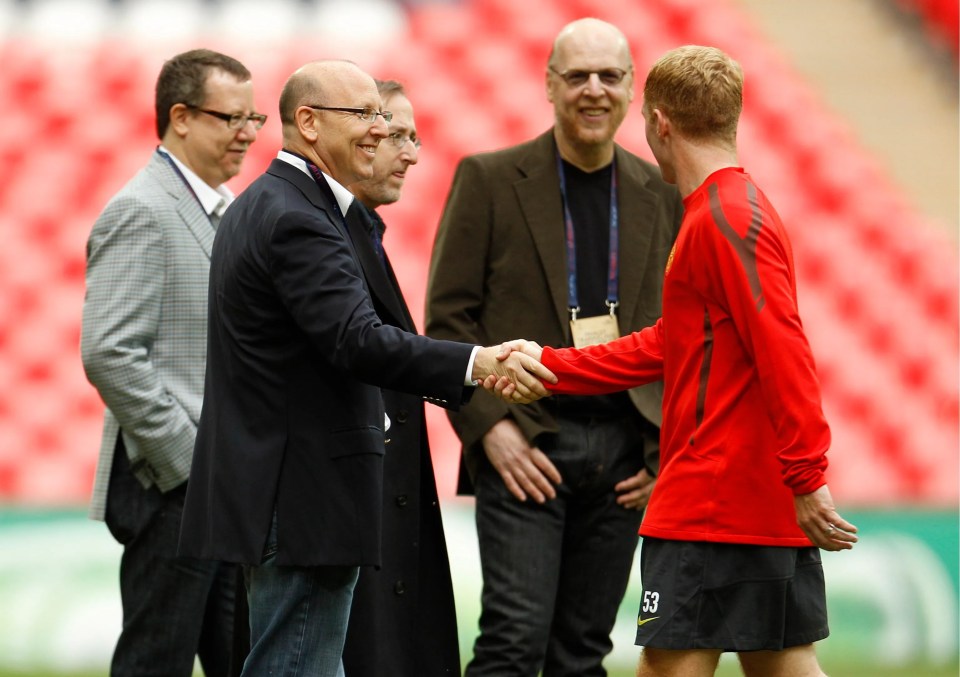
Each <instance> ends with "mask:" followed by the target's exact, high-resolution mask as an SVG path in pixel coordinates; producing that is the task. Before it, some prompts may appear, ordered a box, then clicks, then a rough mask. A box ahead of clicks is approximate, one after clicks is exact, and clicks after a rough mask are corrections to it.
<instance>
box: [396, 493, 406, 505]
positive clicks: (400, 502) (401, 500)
mask: <svg viewBox="0 0 960 677" xmlns="http://www.w3.org/2000/svg"><path fill="white" fill-rule="evenodd" d="M407 502H408V501H407V496H406V494H400V495H399V496H397V506H399V507H401V508H406V507H407Z"/></svg>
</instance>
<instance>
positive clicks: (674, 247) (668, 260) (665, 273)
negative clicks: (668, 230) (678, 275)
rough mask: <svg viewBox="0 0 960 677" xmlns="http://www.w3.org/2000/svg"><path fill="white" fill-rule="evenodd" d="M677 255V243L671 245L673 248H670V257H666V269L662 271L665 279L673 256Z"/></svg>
mask: <svg viewBox="0 0 960 677" xmlns="http://www.w3.org/2000/svg"><path fill="white" fill-rule="evenodd" d="M676 253H677V243H676V242H674V243H673V247H671V248H670V256H668V257H667V267H666V269H665V270H664V271H663V276H664V277H666V276H667V275H668V274H669V273H670V266H672V265H673V255H674V254H676Z"/></svg>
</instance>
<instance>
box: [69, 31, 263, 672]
mask: <svg viewBox="0 0 960 677" xmlns="http://www.w3.org/2000/svg"><path fill="white" fill-rule="evenodd" d="M155 106H156V115H157V135H158V137H159V138H160V146H159V147H158V148H157V150H156V152H154V154H153V156H152V157H151V158H150V161H149V162H148V163H147V165H146V167H144V168H143V169H142V170H141V171H140V172H139V173H138V174H137V175H136V176H134V177H133V178H132V179H131V180H130V182H129V183H127V185H126V186H124V187H123V188H122V189H121V190H120V192H118V193H117V194H116V195H115V196H114V197H113V198H112V199H111V200H110V202H109V203H108V204H107V206H106V207H105V208H104V210H103V212H102V213H101V214H100V217H99V218H98V219H97V221H96V223H95V224H94V226H93V230H92V232H91V234H90V238H89V241H88V243H87V277H86V280H87V290H86V298H85V300H84V306H83V325H82V332H81V355H82V359H83V366H84V369H85V370H86V373H87V377H88V378H89V380H90V382H91V383H92V384H93V385H94V386H95V387H96V388H97V390H98V391H99V393H100V396H101V398H102V399H103V401H104V403H105V404H106V413H105V416H104V426H103V441H102V443H101V447H100V460H99V463H98V466H97V473H96V480H95V484H94V489H93V500H92V504H91V508H90V515H91V517H93V518H94V519H98V520H104V521H106V523H107V527H108V528H109V530H110V532H111V534H113V536H114V537H115V538H116V539H117V540H118V541H119V542H120V543H121V544H122V545H123V558H122V559H121V563H120V598H121V603H122V607H123V629H122V631H121V633H120V638H119V640H118V642H117V646H116V649H115V651H114V654H113V660H112V663H111V668H110V674H111V675H113V676H114V677H120V676H124V675H130V676H136V677H144V676H146V675H157V676H158V677H177V676H182V677H189V675H192V674H193V666H194V661H195V657H196V656H199V657H200V663H201V665H202V666H203V670H204V672H205V674H206V675H207V676H208V677H214V676H218V675H220V676H226V675H237V674H239V672H240V668H241V664H242V662H243V657H244V656H245V655H246V651H247V646H248V638H247V632H246V630H245V628H246V624H245V623H242V622H241V623H238V624H237V625H236V626H235V625H234V610H235V604H237V605H238V610H237V613H238V614H241V613H242V614H243V615H245V614H246V611H245V610H246V605H245V601H244V600H243V599H242V598H241V599H237V598H236V594H235V591H236V590H237V589H238V587H239V569H238V567H236V566H235V565H229V564H218V563H215V562H203V561H199V560H193V559H189V558H181V557H177V540H178V537H179V531H180V521H181V511H182V509H183V501H184V495H185V493H186V486H187V478H188V475H189V472H190V463H191V459H192V456H193V447H194V440H195V437H196V431H197V422H198V421H199V420H200V407H201V400H202V397H203V373H204V368H205V356H206V339H207V332H206V326H207V274H208V271H209V269H210V251H211V247H212V245H213V239H214V231H215V229H216V227H217V222H218V221H219V219H220V215H221V214H222V213H223V210H224V209H225V208H226V206H227V204H229V203H230V202H231V201H232V199H233V195H232V193H231V192H230V190H229V189H228V188H226V186H225V185H224V183H225V182H226V181H227V180H228V179H230V178H231V177H233V176H235V175H236V174H237V173H238V172H239V171H240V168H241V167H242V164H243V160H244V157H245V156H246V152H247V149H248V148H249V146H250V144H251V143H253V142H254V141H255V140H256V138H257V130H258V129H259V128H260V127H261V126H262V125H263V123H264V121H265V120H266V116H264V115H260V114H258V113H256V112H254V111H255V109H254V103H253V85H252V83H251V76H250V72H249V71H248V70H247V68H246V67H245V66H244V65H243V64H241V63H240V62H239V61H237V60H236V59H233V58H231V57H229V56H226V55H223V54H219V53H217V52H212V51H210V50H205V49H198V50H193V51H189V52H185V53H183V54H179V55H177V56H174V57H173V58H171V59H170V60H168V61H167V62H166V63H164V65H163V68H162V69H161V71H160V75H159V78H158V80H157V86H156V99H155ZM234 631H236V637H235V636H234Z"/></svg>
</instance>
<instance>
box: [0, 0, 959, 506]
mask: <svg viewBox="0 0 960 677" xmlns="http://www.w3.org/2000/svg"><path fill="white" fill-rule="evenodd" d="M778 6H779V9H778ZM857 8H859V11H862V12H864V13H865V14H866V15H868V16H869V17H870V21H872V22H874V24H876V25H877V26H879V28H878V29H877V30H871V31H865V29H864V26H866V25H867V24H866V23H865V22H864V21H862V20H860V19H858V20H857V22H856V25H854V24H853V23H845V21H846V19H845V18H844V16H846V15H845V14H844V13H847V14H849V12H851V11H852V10H853V9H857ZM791 10H792V11H793V12H794V16H793V18H791V16H790V15H789V11H791ZM784 11H786V12H787V13H784ZM778 12H779V13H778ZM818 13H819V15H818ZM957 14H958V10H957V2H956V0H952V1H950V0H942V1H941V0H835V1H834V2H819V1H815V0H810V2H800V1H799V0H797V1H796V2H794V1H793V0H777V1H776V2H767V0H563V1H562V2H561V1H559V0H556V1H554V0H523V1H518V0H461V1H453V0H446V1H440V0H434V1H429V0H419V1H414V0H408V2H405V3H399V2H389V1H387V0H325V1H320V2H310V1H301V0H282V1H275V0H271V1H270V2H265V1H256V2H253V1H250V0H235V1H228V0H220V1H213V0H208V1H206V2H201V1H197V0H114V1H107V0H31V1H23V0H21V1H19V2H17V1H7V2H5V4H3V5H2V9H0V232H2V233H3V243H4V244H3V246H0V287H2V290H3V292H2V294H0V382H2V383H3V384H4V387H3V389H2V391H0V502H2V503H5V504H14V505H32V506H82V505H83V504H85V503H86V501H87V500H88V497H89V493H90V489H91V486H92V477H93V471H94V466H95V462H96V449H97V444H98V440H99V433H100V423H101V413H102V404H101V402H100V400H99V398H98V396H97V394H96V392H95V391H94V390H93V389H92V388H91V387H90V386H89V385H88V384H87V382H86V380H85V378H84V375H83V371H82V367H81V365H80V360H79V355H78V339H79V323H80V313H81V307H82V302H83V293H84V265H85V264H84V247H85V241H86V237H87V235H88V233H89V230H90V227H91V225H92V223H93V221H94V219H95V218H96V216H97V214H98V213H99V211H100V209H101V208H102V207H103V205H104V204H105V202H106V201H107V199H108V198H109V197H110V196H111V195H112V194H113V193H114V192H115V191H116V190H117V189H118V188H119V187H120V186H121V185H122V184H123V183H124V182H125V181H126V180H127V179H128V178H129V177H130V176H131V175H132V174H133V173H134V172H135V171H136V170H137V169H138V168H139V167H140V166H142V165H143V164H144V162H145V161H146V158H147V157H148V155H149V153H150V152H151V150H152V149H153V147H154V146H155V145H156V143H157V139H156V135H155V131H154V112H153V108H152V103H153V86H154V83H155V79H156V75H157V73H158V71H159V68H160V65H161V64H162V62H163V60H164V59H165V58H167V57H169V56H171V55H172V54H174V53H176V52H178V51H182V50H184V49H189V48H193V47H197V46H208V47H212V48H214V49H219V50H221V51H224V52H226V53H228V54H231V55H233V56H236V57H237V58H239V59H241V60H242V61H244V63H245V64H246V65H247V66H248V67H249V68H250V69H251V71H252V72H253V74H254V86H255V90H256V99H257V102H258V108H259V110H260V112H264V113H267V114H269V115H270V120H269V121H268V123H267V125H266V126H265V127H264V128H263V129H262V130H261V132H260V136H259V140H258V141H257V143H256V144H254V146H253V147H252V149H251V152H250V154H249V155H248V159H247V161H246V166H245V169H244V171H243V173H242V174H241V175H240V176H239V177H237V179H235V180H234V181H233V182H232V183H231V184H230V185H231V187H232V188H233V189H234V191H235V192H239V191H240V190H241V189H242V188H243V187H244V186H245V185H247V184H248V183H249V182H250V181H252V180H253V179H254V178H255V177H256V176H257V175H259V174H260V173H261V172H262V171H263V169H264V168H265V166H266V165H267V163H268V162H269V161H270V159H271V158H272V157H273V156H274V155H275V154H276V151H277V150H278V147H279V138H280V126H279V121H278V119H277V114H276V101H277V99H278V94H279V91H280V88H281V86H282V84H283V82H284V80H285V78H286V77H287V76H288V75H289V74H290V73H291V72H292V71H293V70H294V69H295V68H296V67H298V66H299V65H301V64H302V63H304V62H306V61H310V60H314V59H317V58H324V57H345V58H349V59H352V60H354V61H356V62H357V63H359V64H360V65H361V67H363V68H365V69H366V70H368V71H369V72H371V73H372V74H374V75H376V76H378V77H384V78H388V77H389V78H397V79H400V80H402V81H403V82H404V83H405V84H406V86H407V90H408V92H409V95H410V98H411V99H412V101H413V102H414V106H415V107H416V117H417V123H418V127H419V130H420V134H421V136H422V138H423V139H424V146H423V149H422V151H421V161H420V163H419V164H418V165H417V166H416V167H415V168H413V170H412V171H411V172H410V173H409V175H408V180H407V187H406V189H405V192H404V196H403V199H402V200H401V201H400V203H398V204H397V205H394V206H392V207H389V208H387V209H386V210H385V211H384V214H385V218H386V221H387V223H388V224H389V230H388V231H387V235H386V246H387V248H388V250H389V251H390V253H391V257H392V258H393V260H394V261H395V265H396V268H397V270H398V275H399V277H400V282H401V285H402V286H403V287H404V289H405V291H406V294H407V298H408V299H409V300H410V302H411V308H412V311H413V313H414V317H416V318H417V319H418V321H421V320H422V310H423V296H424V290H425V282H426V268H427V264H428V261H429V256H430V250H431V246H432V242H433V237H434V233H435V230H436V225H437V222H438V219H439V214H440V211H441V209H442V206H443V201H444V199H445V197H446V193H447V190H448V188H449V185H450V180H451V177H452V173H453V169H454V166H455V163H456V162H457V161H458V160H459V158H461V157H463V156H464V155H465V154H468V153H473V152H478V151H484V150H492V149H496V148H500V147H503V146H507V145H510V144H513V143H516V142H518V141H521V140H524V139H527V138H530V137H532V136H534V135H536V134H539V133H540V132H542V131H544V130H545V129H547V128H548V127H549V126H550V125H551V123H552V108H551V107H550V105H549V103H548V102H547V101H546V99H545V96H544V92H543V74H544V66H545V62H546V57H547V54H548V51H549V49H550V42H551V40H552V38H553V36H554V35H555V34H556V32H557V31H558V29H559V28H560V27H561V26H562V25H564V24H565V23H567V22H568V21H571V20H573V19H575V18H578V17H580V16H586V15H592V16H597V17H600V18H602V19H606V20H609V21H611V22H613V23H615V24H616V25H618V26H619V27H620V28H621V29H623V30H624V32H625V33H626V34H627V36H628V38H629V39H630V42H631V45H632V48H633V53H634V58H635V60H636V72H637V78H638V82H637V88H638V97H637V100H636V101H635V103H634V106H633V108H632V109H631V113H630V115H629V116H628V120H627V122H626V123H625V124H624V126H623V128H622V129H621V133H620V136H619V141H620V143H621V144H622V145H624V146H625V147H627V148H628V149H630V150H632V151H634V152H636V153H638V154H640V155H642V156H644V157H647V158H650V154H649V151H648V149H647V147H646V143H645V141H644V137H643V123H642V118H641V116H640V112H639V91H640V90H641V88H642V79H643V75H644V74H645V73H646V71H647V70H648V68H649V66H650V64H651V63H652V62H653V61H654V60H655V59H656V58H657V57H658V56H660V54H662V53H663V52H664V51H666V50H667V49H670V48H672V47H674V46H677V45H680V44H686V43H699V44H713V45H716V46H718V47H720V48H722V49H724V50H726V51H727V52H729V53H730V54H731V55H733V56H734V57H735V58H736V59H738V60H739V61H740V62H741V63H742V65H743V66H744V69H745V71H746V74H747V79H746V91H745V110H744V114H743V119H742V123H741V127H740V148H741V162H742V164H743V165H744V166H745V167H746V168H747V169H748V171H750V172H751V174H753V175H754V177H755V178H756V180H757V181H758V183H759V185H760V186H761V187H763V188H764V189H765V191H766V192H767V193H768V195H769V196H770V197H771V199H772V201H773V203H774V204H775V205H777V207H778V209H779V210H780V212H781V216H782V217H783V219H784V222H785V223H786V224H787V227H788V230H789V231H790V234H791V237H792V238H793V242H794V247H795V255H796V261H797V268H798V275H799V296H800V304H801V314H802V317H803V319H804V324H805V327H806V329H807V332H808V334H809V338H810V341H811V344H812V347H813V351H814V354H815V356H816V359H817V366H818V372H819V375H820V378H821V380H822V383H823V393H824V406H825V409H826V413H827V416H828V419H829V420H830V422H831V426H832V429H833V433H834V444H833V451H832V452H831V455H830V464H831V465H830V483H831V489H832V490H833V493H834V496H835V498H836V499H837V500H838V502H839V503H841V504H843V505H848V506H850V505H853V506H857V507H871V506H889V505H894V506H897V505H922V506H928V507H951V506H954V507H955V506H956V505H957V503H958V493H960V489H958V427H960V420H958V409H960V392H958V391H960V388H958V376H960V351H958V341H960V334H958V319H960V318H958V287H960V264H958V251H957V192H958V186H957V168H956V166H957V151H958V148H957V130H956V124H957V119H956V114H957V101H956V98H957V48H958V30H957V27H958V18H957ZM811 18H813V19H815V20H814V21H811ZM803 20H806V21H807V23H806V24H804V23H803V22H802V21H803ZM804 26H806V28H804ZM865 33H866V35H865ZM782 35H789V36H792V37H781V36H782ZM871 40H873V41H875V42H871ZM797 45H800V47H799V48H798V47H796V46H797ZM797 49H800V50H801V51H799V52H798V51H797ZM894 49H899V50H903V52H904V53H907V54H909V59H910V60H909V64H908V66H907V67H905V68H901V69H900V70H899V71H892V70H887V71H886V74H884V73H881V74H880V76H879V77H877V76H875V75H874V73H873V72H872V71H870V70H868V69H863V71H862V73H860V74H856V75H854V77H853V79H852V80H851V79H846V80H844V81H841V82H834V83H833V85H832V87H833V89H830V87H831V85H830V83H829V82H828V80H829V76H830V74H831V73H834V74H835V73H836V72H838V71H839V72H842V69H843V66H844V65H845V64H847V63H850V62H854V60H855V59H857V58H859V57H863V56H864V55H866V57H867V60H869V61H877V60H879V59H881V58H882V55H888V56H889V55H890V53H891V51H892V50H894ZM810 53H817V54H819V57H820V61H821V62H824V63H821V64H820V65H819V66H818V65H812V66H811V65H810V64H811V60H810V58H809V56H810ZM804 54H806V57H805V58H800V57H803V56H804ZM899 63H901V65H902V64H903V60H902V59H901V60H900V61H899ZM808 68H809V69H811V70H807V69H808ZM824 78H826V79H824ZM835 79H836V78H835ZM825 83H826V84H825ZM924 83H928V86H927V90H925V89H924V87H925V85H924ZM930 83H932V84H930ZM928 90H930V91H928ZM837 91H841V92H845V93H846V94H847V95H848V96H847V98H848V99H853V100H854V101H856V100H858V99H859V100H861V101H860V102H861V103H865V104H867V105H868V106H869V107H870V110H868V111H867V113H866V115H865V116H864V117H862V118H860V119H864V120H866V122H865V123H864V125H863V126H860V123H859V121H858V118H857V117H856V114H854V113H850V114H847V112H846V111H844V110H840V108H841V105H840V104H839V103H837V101H839V99H836V100H835V99H833V98H831V97H833V96H834V93H836V92H837ZM871 92H880V94H879V95H878V96H879V99H871V98H870V96H871ZM931 97H932V98H931ZM898 106H903V107H904V108H903V110H905V111H907V112H906V113H905V114H903V115H898V116H897V118H898V119H896V120H893V121H892V122H893V124H892V125H887V126H886V127H883V128H881V129H880V130H879V131H873V132H869V133H868V132H867V131H865V130H866V129H867V127H869V123H870V120H871V119H872V120H873V121H874V122H877V120H878V119H882V118H884V115H885V113H889V112H890V111H897V110H900V108H898ZM937 110H940V111H946V115H945V118H946V120H947V121H948V124H946V125H945V126H944V125H943V124H942V123H939V122H927V120H930V119H931V118H929V117H924V115H923V113H935V112H936V111H937ZM871 115H872V118H871ZM943 117H944V116H941V117H940V118H936V117H934V118H932V119H934V120H939V119H943ZM875 128H876V125H874V127H871V129H875ZM869 134H874V137H873V140H872V141H871V139H870V138H868V135H869ZM920 140H925V141H924V143H925V144H926V145H923V144H921V143H920ZM898 149H903V153H907V154H901V153H900V151H899V150H898ZM893 151H896V152H895V153H894V152H893ZM910 152H913V153H914V155H909V153H910ZM924 191H926V192H924ZM624 260H625V263H626V264H627V265H629V253H625V255H624ZM421 326H422V324H421ZM430 434H431V438H432V440H433V450H434V453H435V455H436V461H437V468H438V480H439V484H440V488H441V492H442V494H444V495H450V494H451V493H452V490H453V477H454V468H455V464H456V460H457V454H458V445H457V443H456V440H455V438H454V437H453V435H452V433H451V431H450V429H449V426H448V424H447V422H446V419H445V417H444V416H443V414H442V413H441V412H440V411H439V410H435V409H432V408H431V412H430Z"/></svg>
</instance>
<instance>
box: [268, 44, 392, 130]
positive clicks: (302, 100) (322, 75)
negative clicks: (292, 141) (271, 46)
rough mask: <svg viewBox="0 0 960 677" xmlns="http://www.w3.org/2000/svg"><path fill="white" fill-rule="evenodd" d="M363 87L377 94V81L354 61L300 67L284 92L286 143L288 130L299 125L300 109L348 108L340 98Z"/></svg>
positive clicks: (282, 94) (332, 61) (317, 63)
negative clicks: (298, 113) (305, 107)
mask: <svg viewBox="0 0 960 677" xmlns="http://www.w3.org/2000/svg"><path fill="white" fill-rule="evenodd" d="M362 84H368V85H369V88H371V89H372V90H373V91H376V88H377V85H376V82H375V81H374V79H373V78H372V77H371V76H370V75H368V74H367V73H365V72H364V71H362V70H361V69H360V67H359V66H357V65H356V64H355V63H353V62H352V61H343V60H325V61H313V62H311V63H308V64H305V65H303V66H301V67H300V68H298V69H297V70H296V71H294V73H293V75H291V76H290V77H289V78H287V82H286V83H285V84H284V86H283V90H282V91H281V92H280V122H281V123H282V124H283V132H284V141H286V140H287V133H288V129H287V128H288V127H291V128H293V127H295V126H296V120H295V117H296V111H297V108H299V107H300V106H307V105H324V106H337V105H344V106H345V105H348V104H346V103H343V101H340V99H338V97H342V96H345V95H346V93H348V92H353V91H354V90H355V89H356V88H357V86H358V85H361V86H362ZM290 131H295V129H290Z"/></svg>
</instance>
